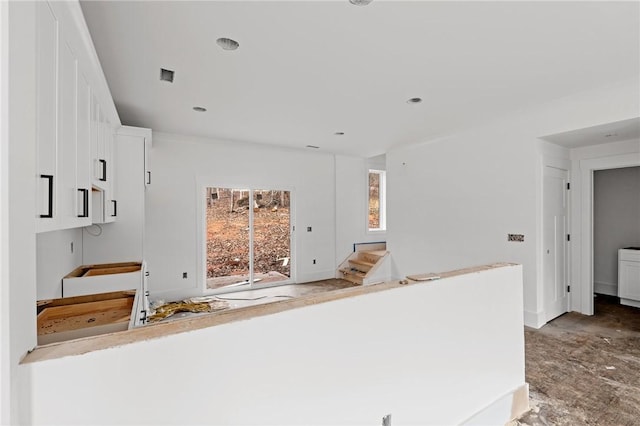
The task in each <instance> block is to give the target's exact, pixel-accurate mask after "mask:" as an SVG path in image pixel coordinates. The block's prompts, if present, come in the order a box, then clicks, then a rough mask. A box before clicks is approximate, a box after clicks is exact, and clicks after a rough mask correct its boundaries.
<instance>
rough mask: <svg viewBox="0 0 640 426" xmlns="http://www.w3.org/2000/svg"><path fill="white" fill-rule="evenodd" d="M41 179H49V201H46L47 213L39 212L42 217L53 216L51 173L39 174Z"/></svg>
mask: <svg viewBox="0 0 640 426" xmlns="http://www.w3.org/2000/svg"><path fill="white" fill-rule="evenodd" d="M40 178H41V179H47V180H48V181H49V189H48V192H49V202H48V203H47V214H41V215H40V217H42V218H52V217H53V175H40Z"/></svg>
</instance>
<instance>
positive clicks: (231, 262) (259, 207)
mask: <svg viewBox="0 0 640 426" xmlns="http://www.w3.org/2000/svg"><path fill="white" fill-rule="evenodd" d="M290 206H291V193H290V191H285V190H277V189H248V188H244V189H243V188H223V187H207V188H206V206H205V207H206V231H205V232H206V262H207V275H206V283H207V289H210V290H218V289H226V288H228V289H231V288H235V287H238V286H243V285H247V286H250V287H253V286H254V284H273V283H276V282H279V283H284V282H289V281H290V278H291V263H292V262H291V261H292V259H291V216H290Z"/></svg>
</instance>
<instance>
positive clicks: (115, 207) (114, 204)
mask: <svg viewBox="0 0 640 426" xmlns="http://www.w3.org/2000/svg"><path fill="white" fill-rule="evenodd" d="M111 202H112V203H113V213H112V214H111V217H116V216H118V200H111Z"/></svg>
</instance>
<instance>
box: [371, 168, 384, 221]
mask: <svg viewBox="0 0 640 426" xmlns="http://www.w3.org/2000/svg"><path fill="white" fill-rule="evenodd" d="M386 209H387V194H386V172H385V171H384V170H369V203H368V218H367V221H368V229H369V231H385V230H386V229H387V217H386V216H387V214H386Z"/></svg>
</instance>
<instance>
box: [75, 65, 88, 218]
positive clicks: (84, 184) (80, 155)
mask: <svg viewBox="0 0 640 426" xmlns="http://www.w3.org/2000/svg"><path fill="white" fill-rule="evenodd" d="M77 95H78V100H77V107H78V109H77V124H78V127H77V150H76V155H77V182H76V186H77V197H78V200H77V206H78V211H77V217H78V219H77V221H78V226H88V225H91V203H90V197H91V89H90V87H89V83H88V81H87V78H86V77H85V75H84V74H83V73H79V74H78V89H77Z"/></svg>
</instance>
